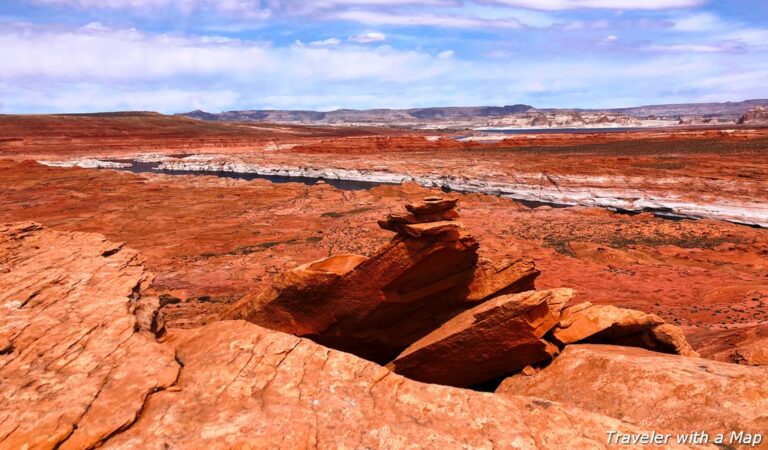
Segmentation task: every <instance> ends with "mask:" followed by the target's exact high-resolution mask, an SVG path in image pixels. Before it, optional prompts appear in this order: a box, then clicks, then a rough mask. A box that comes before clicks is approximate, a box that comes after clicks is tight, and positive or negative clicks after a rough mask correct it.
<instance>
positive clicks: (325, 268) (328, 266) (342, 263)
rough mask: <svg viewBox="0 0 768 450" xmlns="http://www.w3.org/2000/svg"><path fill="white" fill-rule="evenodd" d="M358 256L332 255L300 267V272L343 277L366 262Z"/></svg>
mask: <svg viewBox="0 0 768 450" xmlns="http://www.w3.org/2000/svg"><path fill="white" fill-rule="evenodd" d="M367 259H368V258H366V257H365V256H360V255H334V256H330V257H328V258H325V259H321V260H319V261H315V262H313V263H310V264H307V265H306V267H305V266H301V267H300V268H299V269H300V270H308V271H318V272H331V273H335V274H336V275H344V274H346V273H348V272H350V271H352V270H353V269H354V268H355V267H357V266H359V265H360V264H362V263H363V262H364V261H365V260H367Z"/></svg>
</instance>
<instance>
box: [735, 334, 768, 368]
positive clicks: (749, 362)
mask: <svg viewBox="0 0 768 450" xmlns="http://www.w3.org/2000/svg"><path fill="white" fill-rule="evenodd" d="M735 358H736V361H737V362H738V363H739V364H744V365H746V366H768V339H761V340H758V341H753V342H750V343H748V344H745V345H743V346H741V347H739V348H738V349H736V351H735Z"/></svg>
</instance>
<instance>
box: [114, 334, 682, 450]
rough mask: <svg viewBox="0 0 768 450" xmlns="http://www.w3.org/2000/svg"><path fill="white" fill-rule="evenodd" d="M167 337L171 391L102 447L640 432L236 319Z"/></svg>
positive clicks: (567, 444)
mask: <svg viewBox="0 0 768 450" xmlns="http://www.w3.org/2000/svg"><path fill="white" fill-rule="evenodd" d="M174 333H178V334H177V335H176V336H172V337H171V339H170V340H169V342H170V343H173V344H174V345H176V346H177V349H178V350H177V352H178V358H179V360H180V361H181V362H182V363H183V364H184V369H183V373H182V375H181V377H180V378H179V381H178V383H177V385H176V386H174V389H169V390H165V391H163V392H158V393H156V394H153V395H152V396H151V397H150V398H149V400H148V401H147V404H146V407H145V409H144V411H143V414H142V415H141V417H140V419H139V420H138V421H137V422H136V423H135V424H134V425H133V426H131V427H130V428H128V429H127V430H125V431H124V432H122V433H120V434H117V435H116V436H114V437H113V438H112V439H110V440H109V441H108V442H107V443H106V445H105V448H106V449H135V448H142V449H148V450H153V449H158V450H160V449H165V448H208V449H229V448H285V449H295V448H382V449H385V448H432V449H466V448H489V449H490V448H516V449H531V450H533V449H562V448H569V449H575V450H580V449H604V448H609V446H608V445H606V436H607V434H606V433H607V430H615V431H619V432H621V433H632V434H636V433H640V432H641V431H642V430H639V429H638V428H636V427H634V426H631V425H628V424H626V423H622V422H621V421H619V420H616V419H612V418H607V417H604V416H601V415H598V414H593V413H590V412H588V411H584V410H581V409H579V408H575V407H571V406H567V407H565V406H562V405H560V404H558V403H554V402H550V401H544V400H540V399H536V398H528V397H521V396H508V397H507V396H497V395H493V394H489V393H481V392H473V391H469V390H464V389H456V388H451V387H445V386H438V385H428V384H422V383H419V382H416V381H412V380H409V379H406V378H404V377H401V376H399V375H396V374H394V373H392V372H390V371H388V370H387V369H385V368H383V367H381V366H378V365H376V364H373V363H371V362H368V361H365V360H362V359H360V358H357V357H355V356H352V355H349V354H346V353H342V352H338V351H335V350H331V349H328V348H324V347H321V346H319V345H317V344H315V343H313V342H311V341H309V340H306V339H300V338H297V337H294V336H291V335H288V334H284V333H280V332H275V331H271V330H267V329H264V328H261V327H258V326H256V325H253V324H250V323H247V322H243V321H224V322H218V323H214V324H210V325H207V326H206V327H204V328H201V329H198V330H190V331H184V332H181V331H174ZM622 448H625V447H622ZM626 448H641V447H640V446H634V447H633V446H627V447H626ZM668 448H675V446H674V445H670V446H669V447H668Z"/></svg>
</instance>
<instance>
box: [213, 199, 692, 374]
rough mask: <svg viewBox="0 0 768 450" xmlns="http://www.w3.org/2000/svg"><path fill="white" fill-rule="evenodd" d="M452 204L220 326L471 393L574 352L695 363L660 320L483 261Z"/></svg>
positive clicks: (280, 287)
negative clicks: (596, 350) (636, 350)
mask: <svg viewBox="0 0 768 450" xmlns="http://www.w3.org/2000/svg"><path fill="white" fill-rule="evenodd" d="M456 204H457V201H456V200H455V199H444V198H441V197H427V198H425V199H424V200H423V201H421V202H418V203H412V204H408V205H406V210H407V212H406V213H402V214H390V215H389V216H388V217H387V219H386V220H382V221H380V222H379V226H380V227H381V228H384V229H386V230H391V231H394V232H395V233H396V235H395V237H394V238H393V239H392V241H391V242H390V243H389V244H387V245H385V246H383V247H382V248H381V249H379V250H378V251H377V252H376V253H375V254H373V255H372V256H371V257H369V258H366V257H363V256H359V255H336V256H332V257H330V258H326V259H323V260H320V261H316V262H313V263H309V264H305V265H303V266H300V267H298V268H296V269H294V270H291V271H288V272H286V273H284V274H281V275H279V276H278V277H276V279H275V280H274V282H273V285H272V288H270V289H268V290H266V291H265V292H260V293H256V294H253V295H248V296H246V297H244V298H243V299H242V300H241V301H240V302H238V303H237V305H236V306H235V307H234V308H233V309H232V310H231V311H230V312H229V313H228V314H227V315H226V316H225V317H224V318H225V319H245V320H248V321H250V322H253V323H255V324H257V325H261V326H264V327H267V328H272V329H276V330H279V331H283V332H288V333H292V334H295V335H297V336H303V337H307V338H310V339H312V340H314V341H315V342H318V343H320V344H322V345H325V346H327V347H332V348H335V349H338V350H342V351H346V352H349V353H353V354H355V355H358V356H361V357H363V358H366V359H369V360H371V361H374V362H377V363H379V364H386V365H387V367H389V368H390V369H391V370H393V371H394V372H397V373H399V374H402V375H405V376H407V377H409V378H412V379H415V380H419V381H424V382H429V383H435V384H444V385H452V386H461V387H467V386H473V385H478V384H481V383H485V382H488V381H492V380H496V379H499V378H501V377H504V376H508V375H511V374H514V373H516V372H519V371H521V370H523V371H524V372H528V373H532V372H533V371H534V369H533V368H532V367H531V366H534V365H537V364H546V363H548V362H549V361H550V360H552V359H553V358H554V357H556V356H557V355H558V354H559V353H560V352H561V351H562V350H563V348H564V347H565V346H566V345H570V344H573V343H577V342H591V343H609V344H618V345H630V346H636V347H644V348H647V349H651V350H655V351H660V352H665V353H675V354H686V355H692V356H693V355H695V353H694V352H693V350H692V349H691V348H690V346H689V345H688V343H687V342H686V341H685V337H684V336H683V333H682V331H681V330H680V329H679V328H677V327H675V326H673V325H670V324H666V323H664V321H663V320H662V319H661V318H660V317H658V316H655V315H653V314H646V313H643V312H640V311H633V310H628V309H622V308H616V307H613V306H602V305H592V304H590V303H579V304H576V305H573V304H572V303H573V300H574V298H575V295H576V293H575V292H574V291H573V290H571V289H552V290H543V291H536V290H534V280H535V279H536V277H537V276H538V274H539V271H538V270H537V269H536V267H535V265H534V263H533V261H531V260H530V259H527V258H522V257H518V258H511V259H510V260H507V261H504V262H503V263H492V262H490V261H486V260H481V259H480V258H479V257H478V254H477V250H478V248H479V243H478V242H477V241H476V240H475V238H473V237H472V236H471V235H470V234H469V233H468V232H467V231H466V230H465V229H464V228H463V227H462V225H461V223H460V222H457V221H456V219H458V217H459V214H458V212H457V211H456Z"/></svg>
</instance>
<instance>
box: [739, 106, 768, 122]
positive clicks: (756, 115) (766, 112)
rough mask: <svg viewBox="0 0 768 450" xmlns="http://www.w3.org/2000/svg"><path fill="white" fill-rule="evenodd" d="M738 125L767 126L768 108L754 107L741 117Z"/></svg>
mask: <svg viewBox="0 0 768 450" xmlns="http://www.w3.org/2000/svg"><path fill="white" fill-rule="evenodd" d="M739 123H740V124H745V125H766V124H768V108H766V107H765V106H756V107H754V108H752V109H751V110H749V111H747V112H746V113H744V115H743V116H741V118H740V119H739Z"/></svg>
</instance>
